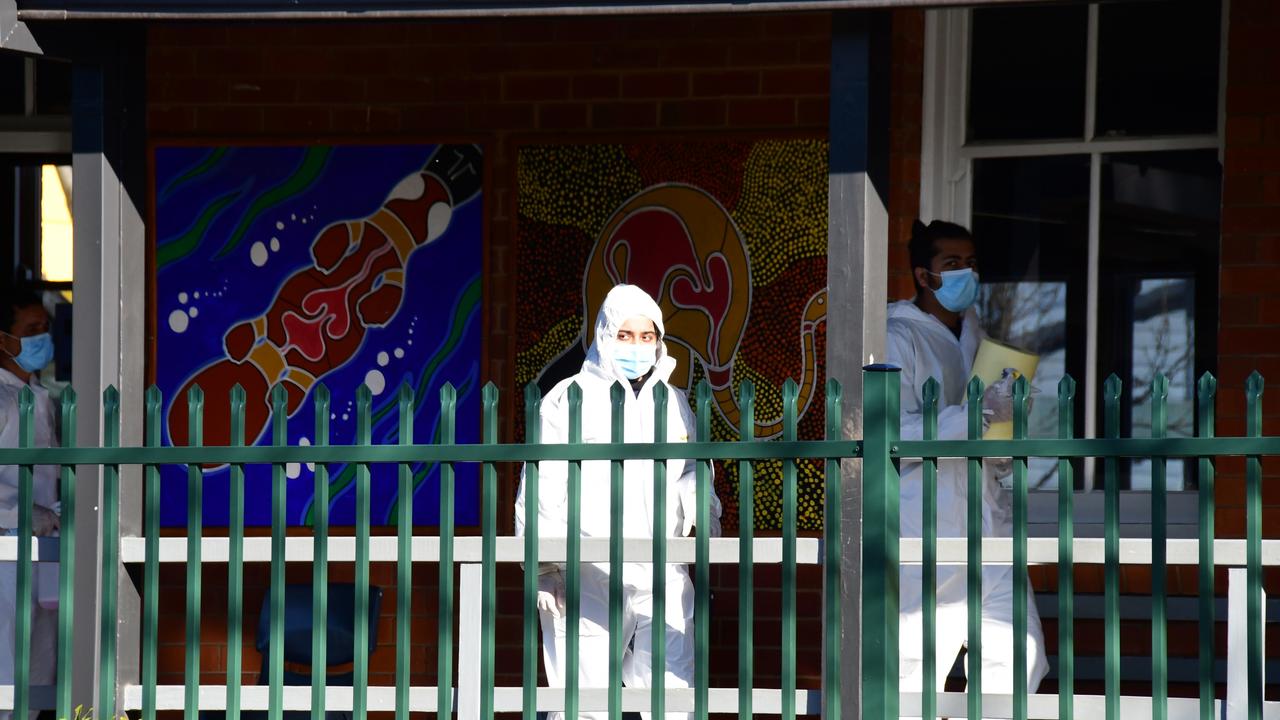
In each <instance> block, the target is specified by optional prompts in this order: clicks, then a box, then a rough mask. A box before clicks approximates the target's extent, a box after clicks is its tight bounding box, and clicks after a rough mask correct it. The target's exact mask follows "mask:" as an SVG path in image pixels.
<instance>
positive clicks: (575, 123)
mask: <svg viewBox="0 0 1280 720" xmlns="http://www.w3.org/2000/svg"><path fill="white" fill-rule="evenodd" d="M913 17H914V18H916V19H914V20H913V21H912V22H913V23H914V25H912V24H911V23H908V25H907V26H905V28H906V29H905V30H904V32H911V31H912V30H911V28H912V27H914V28H915V29H914V32H916V33H917V34H918V32H919V22H918V14H915V15H913ZM897 30H903V29H902V28H898V29H897ZM899 40H900V38H899V37H898V33H897V31H896V32H895V52H897V48H896V46H897V44H898V42H899ZM148 42H149V48H148V125H149V133H150V135H151V137H152V139H153V140H166V139H168V140H182V139H186V138H202V139H219V140H235V139H242V140H252V141H261V140H264V139H265V140H268V141H271V140H279V141H281V142H294V143H298V142H309V141H315V140H321V139H323V140H331V141H342V140H343V139H351V140H358V141H368V140H370V139H383V140H391V141H395V140H399V141H405V140H420V141H427V142H430V141H438V140H440V139H474V140H476V141H479V142H483V143H484V144H485V149H486V153H487V156H488V161H489V164H488V172H489V182H490V185H489V187H488V193H489V195H488V198H487V200H486V202H487V212H488V215H489V223H488V230H489V267H488V272H487V281H488V289H489V301H488V317H487V322H488V327H489V332H488V333H487V339H488V343H487V347H486V354H487V358H486V359H487V363H488V365H487V374H488V377H490V378H493V379H495V380H499V381H504V380H506V381H508V382H504V383H503V384H504V385H505V386H507V387H508V388H509V387H510V382H509V378H510V374H511V368H510V367H509V366H508V360H507V358H508V357H509V351H510V345H509V342H510V339H509V334H508V333H509V331H510V324H509V317H510V310H509V306H508V305H509V301H508V297H509V294H508V290H509V288H511V287H512V286H513V273H514V272H515V268H514V267H513V259H514V252H513V248H512V243H513V234H514V219H513V217H512V207H513V199H512V183H513V177H512V176H513V167H512V161H513V152H512V146H513V140H516V139H521V140H527V139H536V138H538V137H540V136H541V137H546V138H557V139H564V138H566V137H573V138H591V137H599V138H602V139H603V138H610V137H619V136H633V135H638V134H663V135H668V136H670V135H673V134H674V135H688V136H703V137H714V136H716V134H717V133H720V132H725V131H734V132H740V131H752V130H759V131H763V132H779V131H791V132H795V131H807V132H816V133H820V134H821V133H825V131H826V127H827V115H828V103H827V94H828V63H829V55H830V48H829V45H830V21H829V18H828V16H827V15H825V14H786V15H770V16H693V17H666V18H626V19H602V18H580V19H563V20H532V19H530V20H519V21H476V22H436V23H395V24H297V25H279V24H240V25H199V26H197V25H158V26H153V27H152V28H151V29H150V31H149V35H148ZM906 45H907V46H908V51H909V53H914V54H916V55H918V50H919V40H918V38H917V39H915V40H913V41H910V42H907V43H906ZM913 63H914V64H913V65H911V67H914V68H915V69H914V71H913V72H914V73H915V74H914V78H915V79H914V81H911V82H914V86H912V87H911V88H909V92H910V93H911V94H914V100H911V101H908V102H907V103H905V104H901V107H898V106H897V105H895V107H898V110H899V111H900V115H899V118H900V119H902V118H908V119H907V120H906V121H905V122H906V127H907V129H906V130H905V131H902V132H898V133H897V134H895V149H896V148H897V147H898V146H899V145H901V146H902V147H907V148H911V147H914V148H915V150H914V152H915V153H916V156H917V157H916V159H915V160H913V161H911V162H908V163H906V166H907V167H908V175H907V176H906V177H905V178H904V177H902V176H900V175H899V173H900V172H901V170H902V168H901V167H899V165H895V166H894V167H895V170H894V172H895V178H896V179H897V181H899V182H900V183H904V182H905V183H906V184H910V182H913V181H912V180H911V179H910V178H913V177H914V175H912V174H911V172H915V173H917V174H918V170H916V171H910V169H909V166H910V165H912V164H914V165H916V166H918V153H919V138H918V127H919V120H918V118H916V119H915V120H910V119H909V118H910V116H911V113H912V112H915V114H916V115H918V107H919V88H918V85H919V60H918V59H916V60H914V61H913ZM910 75H911V72H908V76H910ZM908 84H910V83H908ZM912 102H914V107H915V108H917V110H915V111H912V110H911V107H913V106H912V104H911V103H912ZM912 122H914V124H915V127H916V128H917V131H916V137H911V133H910V130H909V127H910V125H911V123H912ZM912 204H913V205H914V201H912ZM910 212H911V216H914V209H913V210H911V211H910ZM505 395H506V397H508V398H509V397H511V394H510V393H509V392H508V393H505ZM265 570H266V568H265V566H262V567H250V568H247V571H246V590H245V593H246V597H245V608H246V611H245V614H246V627H245V646H244V659H245V662H244V679H245V681H246V682H255V681H256V679H257V675H258V668H259V664H258V663H259V660H258V654H257V652H256V651H255V650H254V649H253V627H252V623H253V622H254V621H255V620H256V618H257V614H258V608H259V607H260V606H261V602H262V598H263V595H264V594H265V592H266V585H267V582H266V581H267V577H266V574H265ZM507 570H508V571H507V572H503V573H501V574H500V576H499V585H500V592H499V614H500V620H499V636H498V637H499V645H500V646H499V653H498V658H499V665H498V672H499V677H498V682H499V683H500V684H504V685H513V684H518V683H519V682H520V664H519V663H520V657H519V647H520V611H521V608H520V602H521V579H520V575H519V574H518V573H516V572H510V568H508V569H507ZM721 570H722V569H717V572H716V573H715V574H714V578H715V582H714V585H715V592H716V599H715V601H714V612H713V617H715V618H716V620H714V626H713V643H714V645H715V648H716V649H715V656H714V657H713V683H714V684H716V685H720V686H724V685H730V686H731V685H735V684H736V682H735V680H736V670H737V654H738V648H737V622H736V607H737V606H736V597H737V595H736V586H737V577H736V571H734V570H731V569H723V571H721ZM774 570H775V572H773V573H772V574H770V570H769V569H767V568H762V569H761V570H760V572H759V574H758V575H757V577H758V581H757V582H758V587H759V589H758V590H757V594H756V607H757V608H758V613H759V617H758V619H757V621H756V631H757V637H758V640H757V643H756V662H757V668H758V679H757V685H758V686H773V687H777V686H778V671H779V658H780V654H779V648H778V644H779V633H780V625H779V622H778V615H779V608H780V591H779V590H778V583H779V578H778V577H777V573H776V568H774ZM340 572H342V571H336V573H335V575H337V574H338V573H340ZM295 573H297V574H296V575H295ZM433 573H434V569H433ZM211 575H212V576H210V577H207V578H206V580H205V583H204V589H205V596H206V598H207V600H206V602H205V607H204V612H203V635H202V653H201V654H202V658H203V663H202V671H203V673H202V674H203V675H204V677H203V681H204V682H209V683H220V682H222V680H223V677H224V675H223V673H225V667H226V632H225V617H226V600H225V596H226V581H225V571H224V572H223V573H222V574H221V575H217V574H216V573H213V574H211ZM373 575H374V576H373V582H375V583H377V584H380V585H382V586H383V587H386V588H388V589H390V588H392V587H393V581H394V570H393V568H391V567H375V568H374V571H373ZM290 578H291V581H292V580H296V581H298V582H306V581H308V580H309V569H308V568H306V567H298V568H290ZM348 579H349V575H348ZM801 579H802V587H801V589H800V596H799V608H800V610H801V615H802V618H804V619H802V620H801V625H802V627H801V628H800V632H799V636H800V638H801V642H802V645H801V647H800V648H799V668H800V674H801V684H802V685H803V686H810V687H816V686H817V683H818V673H819V670H820V667H819V666H820V646H819V638H820V636H821V633H820V630H819V628H818V626H817V625H816V624H815V623H816V622H817V621H816V620H815V618H817V617H819V614H818V608H819V607H820V603H821V596H820V577H819V576H818V575H817V574H816V573H814V572H812V569H808V570H803V571H802V572H801ZM183 588H184V581H183V578H182V574H181V571H180V570H177V569H174V572H172V573H170V574H166V578H165V590H166V591H165V592H164V593H162V595H163V599H162V603H163V604H164V606H165V607H164V608H163V609H162V617H164V618H166V619H171V620H170V621H169V622H167V623H166V624H165V627H164V628H162V632H161V641H162V643H164V649H163V650H162V656H161V660H162V661H161V663H160V667H161V678H160V682H162V683H173V682H181V680H182V673H183V671H182V662H181V648H182V645H183V641H184V640H183V626H182V618H183V615H184V605H183V600H182V596H183V592H182V590H183ZM435 588H436V585H435V578H434V575H433V576H432V577H427V576H426V575H424V574H423V573H422V572H418V573H415V581H414V601H413V602H414V607H413V608H412V615H413V618H414V648H413V672H414V682H415V683H419V684H432V683H434V682H435V667H436V663H435V657H436V649H435V641H434V637H435V632H434V628H435V625H434V617H435V612H436V610H435V608H436V589H435ZM394 612H395V598H394V597H393V596H391V595H388V596H387V597H385V598H384V602H383V617H382V619H381V622H380V633H379V635H380V637H381V638H382V639H383V640H390V639H391V633H392V632H393V631H394ZM393 673H394V658H393V655H392V651H391V649H390V645H389V644H385V645H383V647H382V648H381V649H379V651H378V652H377V653H376V654H375V655H374V656H373V658H372V663H371V682H373V683H376V684H391V683H393V682H394V675H393Z"/></svg>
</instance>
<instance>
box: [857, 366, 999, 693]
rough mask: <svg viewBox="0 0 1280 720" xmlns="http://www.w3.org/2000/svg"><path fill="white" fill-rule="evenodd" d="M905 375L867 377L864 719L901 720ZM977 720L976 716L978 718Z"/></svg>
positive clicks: (873, 369)
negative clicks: (900, 447)
mask: <svg viewBox="0 0 1280 720" xmlns="http://www.w3.org/2000/svg"><path fill="white" fill-rule="evenodd" d="M900 373H901V371H900V370H898V368H896V367H892V366H887V365H871V366H868V367H866V368H863V373H862V386H863V395H862V418H863V428H864V433H863V443H862V448H863V452H862V481H863V497H862V508H863V509H862V516H863V519H862V572H863V576H862V633H863V634H862V713H863V717H866V718H895V717H898V556H899V554H898V536H899V526H898V502H899V501H898V492H899V478H898V469H897V466H896V464H895V463H894V461H893V458H892V450H893V446H894V444H895V443H897V441H898V433H899V432H900V430H899V427H900V426H899V418H900V416H899V398H898V394H899V392H900V386H899V383H900V382H901V380H900ZM975 717H976V716H975Z"/></svg>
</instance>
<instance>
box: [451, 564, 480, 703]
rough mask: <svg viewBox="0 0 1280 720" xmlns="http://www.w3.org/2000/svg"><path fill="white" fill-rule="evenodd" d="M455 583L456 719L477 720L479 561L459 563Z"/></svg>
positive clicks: (478, 687) (478, 701)
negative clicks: (458, 575)
mask: <svg viewBox="0 0 1280 720" xmlns="http://www.w3.org/2000/svg"><path fill="white" fill-rule="evenodd" d="M461 570H462V572H461V575H460V580H459V585H458V692H457V695H455V697H456V698H457V701H456V702H457V708H458V720H480V582H481V579H480V564H479V563H462V565H461Z"/></svg>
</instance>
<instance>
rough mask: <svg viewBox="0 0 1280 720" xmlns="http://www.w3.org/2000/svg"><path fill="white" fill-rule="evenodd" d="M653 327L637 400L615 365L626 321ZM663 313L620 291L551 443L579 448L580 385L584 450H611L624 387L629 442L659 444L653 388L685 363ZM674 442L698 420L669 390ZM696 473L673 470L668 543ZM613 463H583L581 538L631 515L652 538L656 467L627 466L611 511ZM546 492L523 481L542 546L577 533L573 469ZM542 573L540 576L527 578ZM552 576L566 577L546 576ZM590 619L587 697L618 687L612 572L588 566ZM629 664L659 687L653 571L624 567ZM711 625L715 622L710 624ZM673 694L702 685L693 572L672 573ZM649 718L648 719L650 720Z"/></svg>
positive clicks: (559, 402)
mask: <svg viewBox="0 0 1280 720" xmlns="http://www.w3.org/2000/svg"><path fill="white" fill-rule="evenodd" d="M634 317H645V318H648V319H650V320H652V321H653V324H654V328H655V329H656V330H657V332H658V348H657V363H656V364H655V366H654V368H653V371H652V372H651V373H650V375H649V377H648V378H646V380H645V382H644V385H643V387H642V388H641V390H640V391H639V393H638V394H637V393H636V392H633V391H632V386H631V384H630V381H629V380H627V378H626V376H624V375H623V374H622V371H621V370H619V369H618V367H617V366H616V364H615V363H614V361H613V350H614V348H613V346H614V343H615V340H614V337H615V335H616V334H617V332H618V328H619V326H621V325H622V324H623V323H624V322H625V321H626V320H628V319H630V318H634ZM662 336H663V325H662V311H661V310H660V309H659V307H658V305H657V303H655V302H654V301H653V299H652V298H651V297H650V296H649V295H648V294H647V293H645V292H644V291H643V290H641V289H639V288H637V287H635V286H632V285H620V286H617V287H615V288H613V289H612V290H611V291H610V292H609V294H608V295H607V296H606V297H605V300H604V303H603V304H602V306H601V308H600V312H599V314H598V315H597V317H596V324H595V340H594V342H593V343H592V345H591V348H590V349H589V350H588V352H587V357H586V360H585V361H584V362H583V364H582V370H581V371H580V372H578V373H577V374H576V375H574V376H573V377H571V378H568V379H567V380H564V381H563V382H561V383H559V384H558V385H556V386H555V387H554V388H553V389H552V390H551V392H549V393H548V394H547V396H546V397H545V398H544V399H543V401H542V407H541V422H542V442H544V443H565V442H568V438H569V409H568V398H567V393H568V390H569V386H570V384H572V383H577V384H578V386H579V388H581V390H582V440H583V442H586V443H607V442H611V440H612V438H611V429H612V422H611V418H612V402H611V399H610V389H611V388H612V386H613V385H614V383H618V382H621V383H622V384H623V387H624V388H626V390H627V392H626V393H625V398H626V401H625V404H624V408H623V411H624V413H625V425H624V429H625V438H626V441H627V442H653V438H654V403H653V388H654V386H655V385H656V384H658V383H667V379H668V378H669V377H670V376H671V371H672V370H673V369H674V368H675V360H674V359H672V358H671V357H670V356H668V355H667V352H666V347H665V345H664V344H663V342H662ZM667 390H668V393H669V395H668V400H667V439H668V440H669V441H670V442H688V441H689V440H690V439H691V438H693V437H694V429H695V427H696V426H695V424H694V417H693V413H692V412H691V411H690V409H689V403H688V401H687V400H686V396H685V394H684V393H683V392H682V391H680V390H679V389H677V388H675V387H673V386H671V385H670V384H667ZM694 468H695V463H694V462H693V461H690V460H669V461H667V478H668V480H667V501H666V505H667V513H666V518H665V526H666V533H667V536H668V537H680V536H686V535H688V534H689V532H690V530H691V528H692V526H693V523H694V521H695V519H696V508H697V505H696V497H697V488H696V485H695V479H694ZM609 470H610V463H609V462H608V461H588V462H583V463H582V483H581V488H582V494H581V505H580V508H581V523H582V524H581V528H582V534H581V536H582V537H584V538H608V537H609V536H610V518H611V517H612V514H613V513H614V512H622V513H623V536H624V537H626V538H652V537H653V527H654V517H653V461H651V460H627V461H626V462H625V463H624V465H623V472H624V481H623V499H622V504H623V507H622V508H621V509H615V508H612V507H611V497H610V476H609ZM538 477H539V489H538V498H537V499H536V500H534V499H532V498H530V499H526V498H525V484H524V479H523V477H522V478H521V482H520V489H519V491H518V492H517V494H516V504H515V532H516V535H521V536H522V535H524V526H525V508H526V506H527V505H526V503H528V504H529V505H531V506H533V507H536V508H537V512H538V523H539V524H538V534H539V535H540V536H542V537H560V538H563V537H565V536H566V529H567V528H568V463H566V462H557V461H544V462H543V463H541V465H540V471H539V476H538ZM709 502H710V505H711V508H710V509H711V518H712V522H711V527H710V528H698V531H699V532H707V533H708V534H709V535H710V536H712V537H714V536H717V535H719V534H720V522H719V518H720V511H721V508H720V501H719V499H718V498H717V497H716V495H715V492H714V489H713V490H712V492H711V493H710V494H709ZM526 570H527V571H529V572H533V569H532V568H526ZM542 570H543V571H547V570H550V571H551V572H563V571H562V569H559V568H555V569H551V568H548V567H546V566H544V567H543V568H542ZM581 586H582V592H581V609H582V619H581V622H580V624H579V626H578V630H577V632H578V634H579V663H578V678H579V687H580V688H583V689H586V688H607V687H608V684H609V565H608V564H607V563H584V564H583V565H582V566H581ZM622 606H623V607H622V625H623V630H622V632H623V636H624V640H623V646H624V647H626V648H628V649H627V651H626V652H625V654H624V658H623V666H622V680H623V683H624V684H625V685H626V686H628V687H640V688H643V687H650V686H651V684H652V682H651V670H652V667H651V665H652V652H651V650H652V645H651V643H652V622H653V567H652V565H649V564H645V563H626V564H625V565H624V566H623V601H622ZM540 616H541V622H542V651H543V661H544V665H545V668H546V672H547V683H548V685H550V686H551V687H555V688H562V687H564V686H565V678H566V675H567V667H566V664H567V658H566V655H565V653H566V647H567V645H566V642H565V633H566V627H565V625H566V619H565V617H564V614H563V613H561V616H560V617H555V616H554V615H553V614H551V613H547V612H542V613H540ZM699 621H700V622H706V621H707V619H706V618H700V619H699ZM666 625H667V631H666V661H667V667H666V675H665V677H666V687H668V688H685V687H690V686H691V685H692V683H693V670H694V667H693V665H694V636H693V584H692V582H691V581H690V579H689V571H688V568H687V567H686V566H684V565H677V564H671V565H668V566H667V573H666ZM560 717H562V714H561V713H551V714H550V715H549V716H548V720H558V719H559V718H560ZM580 717H582V718H584V720H592V719H595V718H598V719H601V720H603V718H605V717H607V713H603V712H583V713H580ZM645 717H648V714H645ZM667 717H668V718H685V717H688V714H687V713H667Z"/></svg>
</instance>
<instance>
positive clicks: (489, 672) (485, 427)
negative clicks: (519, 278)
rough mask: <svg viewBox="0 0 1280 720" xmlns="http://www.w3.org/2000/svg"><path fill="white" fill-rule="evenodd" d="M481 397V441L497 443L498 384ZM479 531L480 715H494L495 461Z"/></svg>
mask: <svg viewBox="0 0 1280 720" xmlns="http://www.w3.org/2000/svg"><path fill="white" fill-rule="evenodd" d="M481 397H482V405H483V407H482V413H481V425H482V440H483V441H484V443H485V444H486V445H489V446H496V445H497V444H498V386H497V385H494V384H493V383H491V382H490V383H486V384H485V386H484V390H483V391H481ZM480 482H481V488H480V502H481V503H482V505H481V506H480V507H481V510H480V512H481V515H480V531H481V534H482V535H483V552H482V557H481V567H480V572H481V583H480V628H481V634H480V644H481V647H480V717H481V718H483V720H491V718H493V687H494V662H495V658H494V653H495V651H496V646H495V643H494V633H495V632H496V631H497V615H498V605H497V602H498V601H497V592H498V589H497V582H498V471H497V468H495V467H494V465H493V463H491V462H486V463H483V465H482V466H481V468H480Z"/></svg>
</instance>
